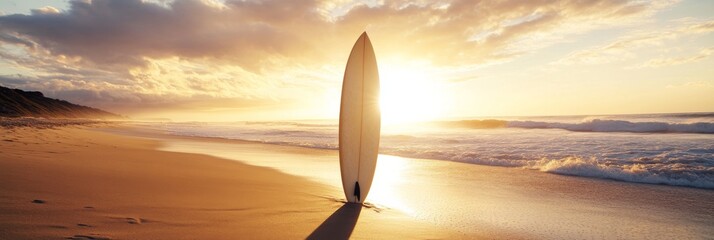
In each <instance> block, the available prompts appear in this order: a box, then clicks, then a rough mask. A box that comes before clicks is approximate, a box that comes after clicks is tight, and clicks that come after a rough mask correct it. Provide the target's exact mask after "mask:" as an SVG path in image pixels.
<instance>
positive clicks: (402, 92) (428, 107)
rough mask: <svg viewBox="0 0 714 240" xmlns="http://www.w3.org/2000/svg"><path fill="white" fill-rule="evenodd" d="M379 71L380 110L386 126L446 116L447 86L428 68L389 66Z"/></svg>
mask: <svg viewBox="0 0 714 240" xmlns="http://www.w3.org/2000/svg"><path fill="white" fill-rule="evenodd" d="M379 70H380V84H381V85H380V87H381V89H380V91H381V94H380V101H379V104H380V109H381V111H382V122H383V123H385V124H395V123H405V122H421V121H429V120H434V119H436V118H440V117H443V116H442V114H443V113H444V111H445V109H446V108H447V107H448V105H447V103H446V101H445V96H444V95H443V93H444V87H443V86H442V85H440V84H438V82H437V81H436V80H435V79H434V78H433V77H430V74H428V70H427V69H426V68H420V67H414V66H398V65H396V66H395V65H386V66H383V67H382V68H380V69H379Z"/></svg>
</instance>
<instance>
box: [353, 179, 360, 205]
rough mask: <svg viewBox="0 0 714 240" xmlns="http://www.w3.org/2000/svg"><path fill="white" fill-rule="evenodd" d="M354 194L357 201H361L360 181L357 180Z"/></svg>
mask: <svg viewBox="0 0 714 240" xmlns="http://www.w3.org/2000/svg"><path fill="white" fill-rule="evenodd" d="M354 195H355V196H357V202H360V201H361V200H360V192H359V182H355V192H354Z"/></svg>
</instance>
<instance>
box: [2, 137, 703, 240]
mask: <svg viewBox="0 0 714 240" xmlns="http://www.w3.org/2000/svg"><path fill="white" fill-rule="evenodd" d="M0 131H2V132H1V133H2V134H1V135H0V136H2V137H0V138H1V139H0V213H2V214H0V239H23V238H24V239H28V238H29V239H38V238H39V239H45V238H46V239H64V238H75V239H87V238H95V239H102V238H105V239H246V238H248V239H302V238H310V239H326V238H327V239H344V238H347V237H351V238H354V239H519V238H522V239H574V238H577V239H580V238H593V239H614V238H620V239H622V238H627V239H653V238H659V239H661V238H664V239H706V238H711V236H714V230H712V229H714V228H712V226H714V207H713V206H712V204H710V203H711V200H712V199H714V191H711V190H704V189H695V188H684V187H672V186H659V185H647V184H635V183H625V182H617V181H611V180H603V179H590V178H582V177H571V176H561V175H555V174H547V173H542V172H538V171H532V170H524V169H519V168H503V167H490V166H479V165H473V164H463V163H455V162H447V161H435V160H427V159H411V158H402V157H395V156H386V155H380V159H379V162H378V166H377V174H376V175H375V185H374V186H375V187H374V188H373V189H372V191H371V192H370V193H369V196H368V197H367V202H368V203H369V204H368V206H366V207H364V206H356V205H351V204H344V203H343V202H342V201H343V200H342V199H344V195H343V193H342V189H341V182H340V181H339V166H338V160H337V152H336V151H334V150H320V149H308V148H300V147H291V146H278V145H266V144H261V143H254V142H246V141H236V140H224V139H212V138H199V137H177V136H170V135H166V134H163V133H161V131H157V130H156V129H148V128H146V127H137V126H134V125H131V124H123V125H99V126H92V127H90V126H65V127H61V128H55V129H35V128H14V129H2V130H0Z"/></svg>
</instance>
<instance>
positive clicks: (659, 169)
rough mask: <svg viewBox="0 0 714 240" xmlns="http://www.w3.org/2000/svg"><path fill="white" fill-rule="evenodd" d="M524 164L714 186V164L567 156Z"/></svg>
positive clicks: (570, 172) (584, 174) (617, 177)
mask: <svg viewBox="0 0 714 240" xmlns="http://www.w3.org/2000/svg"><path fill="white" fill-rule="evenodd" d="M527 168H530V169H536V170H540V171H543V172H549V173H556V174H563V175H573V176H580V177H591V178H604V179H613V180H619V181H625V182H637V183H649V184H665V185H674V186H686V187H696V188H708V189H714V167H699V168H696V169H691V168H682V167H681V166H678V165H676V164H674V165H672V164H661V165H659V166H652V165H651V164H647V165H645V164H628V165H609V164H607V163H601V162H599V161H597V160H596V159H594V158H590V159H583V158H578V157H567V158H563V159H546V158H544V159H541V160H538V161H534V162H531V163H529V166H527Z"/></svg>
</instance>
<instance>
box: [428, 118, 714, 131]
mask: <svg viewBox="0 0 714 240" xmlns="http://www.w3.org/2000/svg"><path fill="white" fill-rule="evenodd" d="M436 124H437V125H438V126H447V127H459V128H471V129H488V128H526V129H563V130H568V131H574V132H636V133H714V122H694V123H669V122H631V121H625V120H609V119H593V120H587V121H583V122H575V123H572V122H548V121H522V120H520V121H518V120H514V121H506V120H496V119H486V120H462V121H450V122H437V123H436Z"/></svg>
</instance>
